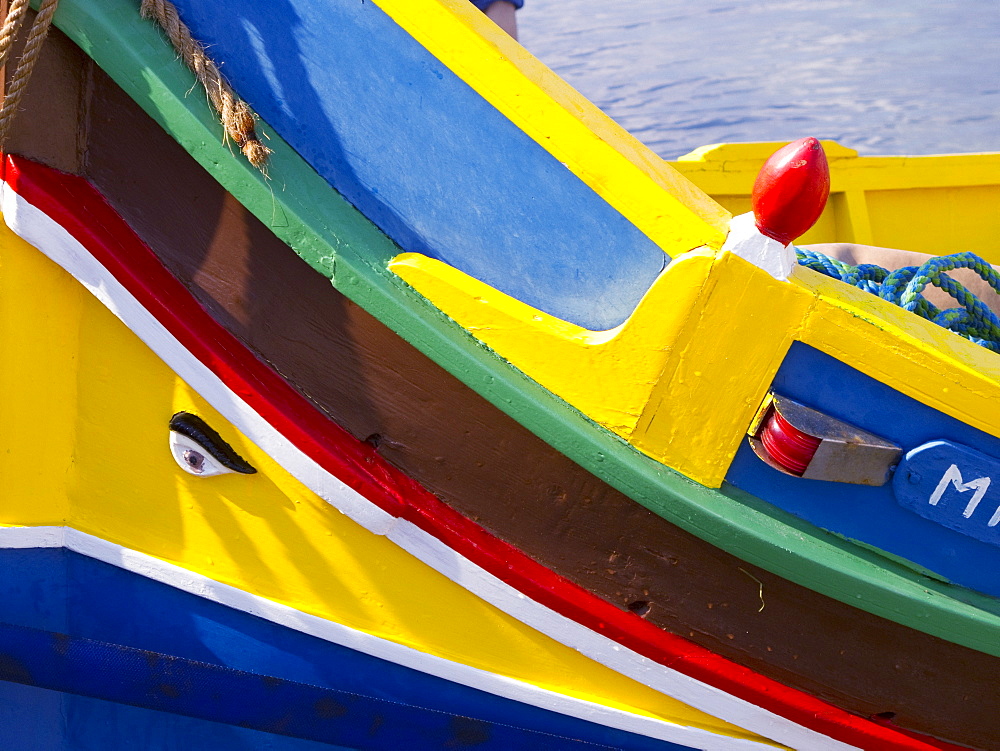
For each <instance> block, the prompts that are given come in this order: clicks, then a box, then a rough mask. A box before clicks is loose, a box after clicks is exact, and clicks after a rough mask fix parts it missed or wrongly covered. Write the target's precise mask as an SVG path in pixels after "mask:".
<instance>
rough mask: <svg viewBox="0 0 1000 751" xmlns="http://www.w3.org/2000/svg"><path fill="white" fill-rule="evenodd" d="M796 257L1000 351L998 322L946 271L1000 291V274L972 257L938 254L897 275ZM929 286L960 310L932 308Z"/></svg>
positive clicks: (803, 254) (805, 253)
mask: <svg viewBox="0 0 1000 751" xmlns="http://www.w3.org/2000/svg"><path fill="white" fill-rule="evenodd" d="M795 254H796V256H797V257H798V260H799V263H800V264H801V265H802V266H805V267H807V268H810V269H812V270H814V271H818V272H819V273H821V274H825V275H826V276H829V277H833V278H834V279H839V280H841V281H843V282H847V283H848V284H850V285H853V286H855V287H858V288H859V289H863V290H864V291H865V292H870V293H872V294H873V295H878V296H879V297H881V298H882V299H883V300H887V301H889V302H891V303H893V304H895V305H899V306H900V307H901V308H903V309H904V310H909V311H911V312H913V313H916V314H917V315H918V316H920V317H921V318H926V319H927V320H929V321H933V322H934V323H936V324H938V325H939V326H943V327H944V328H946V329H948V330H949V331H954V332H955V333H956V334H959V335H960V336H964V337H965V338H966V339H969V340H970V341H973V342H975V343H976V344H981V345H982V346H984V347H986V348H987V349H989V350H992V351H993V352H1000V318H998V317H997V316H996V314H995V313H994V312H993V311H992V310H990V309H989V307H988V306H987V305H986V303H984V302H983V301H982V300H980V299H979V298H978V297H976V296H975V295H974V294H973V293H971V292H969V290H967V289H966V288H965V287H963V286H962V285H961V284H959V283H958V282H956V281H955V280H954V279H952V278H951V277H950V276H948V274H947V273H946V272H948V271H953V270H954V269H972V270H973V271H975V272H976V273H977V274H979V276H980V277H982V278H983V280H985V281H986V282H987V283H988V284H989V285H990V286H991V287H992V288H993V289H995V290H996V291H997V292H998V293H1000V273H997V270H996V269H994V268H993V267H992V266H991V265H990V264H989V263H987V262H986V261H985V260H984V259H982V258H980V257H979V256H977V255H976V254H974V253H968V252H966V253H955V254H953V255H950V256H938V257H936V258H931V259H930V260H928V261H927V262H926V263H924V264H923V265H921V266H905V267H903V268H901V269H896V270H895V271H889V270H888V269H884V268H882V267H881V266H876V265H874V264H870V263H864V264H861V265H860V266H851V265H850V264H848V263H844V262H843V261H838V260H836V259H835V258H830V257H829V256H827V255H824V254H823V253H817V252H816V251H813V250H805V249H804V248H798V247H797V248H795ZM928 284H933V285H934V286H936V287H940V288H941V289H942V290H944V291H945V292H947V293H948V294H949V295H951V296H952V297H953V298H955V301H956V302H957V303H958V306H957V307H954V308H947V309H945V310H941V309H940V308H938V307H936V306H935V305H933V304H932V303H931V302H929V301H928V300H927V298H925V297H924V296H923V294H921V293H922V292H923V291H924V288H926V287H927V285H928Z"/></svg>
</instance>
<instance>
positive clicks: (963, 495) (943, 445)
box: [892, 441, 1000, 545]
mask: <svg viewBox="0 0 1000 751" xmlns="http://www.w3.org/2000/svg"><path fill="white" fill-rule="evenodd" d="M998 479H1000V459H997V458H995V457H992V456H986V455H985V454H981V453H979V452H978V451H973V450H972V449H970V448H969V447H967V446H959V445H957V444H954V443H951V442H950V441H932V442H931V443H925V444H924V445H923V446H918V447H917V448H915V449H913V450H912V451H910V452H908V453H907V454H906V456H905V457H904V458H903V461H902V462H900V464H899V469H897V470H896V476H895V477H894V478H893V486H892V487H893V491H894V492H895V494H896V500H897V501H899V504H900V505H901V506H902V507H903V508H907V509H909V510H910V511H913V512H914V513H917V514H920V515H921V516H922V517H924V518H925V519H930V520H931V521H933V522H937V523H938V524H940V525H942V526H945V527H948V528H949V529H954V530H955V531H957V532H961V533H962V534H964V535H968V536H969V537H974V538H976V539H977V540H982V541H983V542H988V543H990V544H991V545H1000V528H998V527H997V524H998V523H1000V505H998V503H1000V502H998V500H997V487H996V485H994V482H995V481H996V480H998Z"/></svg>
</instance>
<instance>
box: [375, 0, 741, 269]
mask: <svg viewBox="0 0 1000 751" xmlns="http://www.w3.org/2000/svg"><path fill="white" fill-rule="evenodd" d="M372 1H373V2H375V4H376V5H378V6H379V7H380V8H381V9H382V10H384V11H385V12H386V13H387V14H388V15H389V16H390V17H391V18H392V19H393V20H394V21H395V22H396V23H398V24H399V25H400V26H401V27H402V28H403V29H405V30H406V31H407V32H408V33H409V34H410V35H411V36H413V37H414V39H416V40H417V41H418V42H419V43H420V44H421V45H423V46H424V47H425V48H426V49H427V50H428V51H429V52H430V53H431V54H433V55H434V56H435V57H437V59H438V60H440V61H441V62H442V63H443V64H444V65H446V66H447V67H448V68H449V69H450V70H451V71H452V72H453V73H455V74H456V75H457V76H458V77H459V78H461V79H462V80H463V81H465V82H466V83H467V84H468V85H469V86H471V87H472V88H473V89H475V90H476V91H477V92H478V93H479V94H480V95H481V96H482V97H483V98H484V99H486V100H487V101H488V102H490V104H492V105H493V106H494V107H496V108H497V109H498V110H499V111H500V112H501V113H503V114H504V115H505V116H506V117H507V118H508V119H509V120H510V121H511V122H512V123H514V124H515V125H516V126H517V127H519V128H520V129H521V130H523V131H524V132H525V133H526V134H527V135H528V136H530V137H531V138H532V139H534V140H535V141H536V142H537V143H538V144H540V145H541V146H542V147H543V148H544V149H546V150H547V151H548V152H549V153H551V154H552V155H553V156H554V157H555V158H556V159H558V160H559V161H560V162H562V163H564V164H565V165H566V167H567V168H568V169H569V170H570V171H572V172H573V174H575V175H577V176H578V177H579V178H580V179H581V180H583V181H584V182H585V183H586V184H587V185H589V186H590V187H591V188H592V189H593V190H594V191H595V192H596V193H597V194H598V195H599V196H601V197H602V198H603V199H604V200H606V201H607V202H608V203H609V204H610V205H611V206H613V207H614V208H615V209H617V210H618V211H620V212H621V213H622V214H623V215H624V216H625V217H626V218H628V219H629V220H630V221H631V222H633V223H634V224H635V225H636V226H637V227H638V228H639V229H640V230H641V231H642V232H644V233H645V234H646V235H647V236H648V237H649V238H650V239H651V240H653V242H655V243H657V244H658V245H659V246H660V247H661V248H663V249H664V250H665V251H666V252H667V253H669V254H670V255H672V256H673V255H677V254H679V253H681V252H684V251H686V250H690V249H692V248H696V247H698V246H700V245H709V246H712V247H719V246H720V245H721V244H722V242H723V240H724V239H725V235H726V233H727V231H728V222H729V219H730V215H729V213H728V212H727V211H726V210H725V209H723V208H722V207H721V206H719V205H718V204H717V203H716V202H715V201H713V200H712V199H711V198H709V197H708V196H707V195H705V194H704V193H703V192H702V191H701V190H699V189H698V188H696V187H695V186H694V185H693V184H692V183H691V182H689V181H688V180H687V179H686V178H685V177H683V176H682V175H680V174H679V173H678V172H677V171H676V170H675V169H673V168H672V167H670V166H669V165H668V164H667V163H666V162H664V161H663V160H662V159H660V158H659V157H658V156H657V155H656V154H654V153H653V152H652V151H651V150H650V149H648V148H647V147H645V146H643V145H642V144H641V143H640V142H639V141H638V140H636V139H635V138H634V137H632V136H631V135H629V134H628V133H627V132H626V131H625V130H624V129H623V128H621V127H620V126H619V125H617V124H616V123H615V122H614V121H612V120H611V119H610V118H609V117H607V115H605V114H604V113H603V112H601V111H600V110H599V109H597V107H595V106H594V105H593V104H591V103H590V102H589V101H587V100H586V99H585V98H584V97H583V96H581V95H580V94H579V93H578V92H577V91H575V90H574V89H573V88H572V87H570V86H569V85H568V84H567V83H566V82H564V81H563V80H562V79H560V78H559V77H558V76H556V75H555V74H554V73H553V72H552V71H550V70H549V69H548V68H546V67H545V66H544V65H543V64H542V63H541V62H539V61H538V60H537V59H536V58H535V57H534V56H532V55H531V54H530V53H529V52H527V51H526V50H525V49H524V48H523V47H521V46H520V45H519V44H518V43H517V42H515V41H513V40H512V39H510V38H509V37H507V35H506V34H504V33H503V32H502V31H500V30H499V28H498V27H497V26H496V25H495V24H493V22H491V21H489V20H488V19H486V17H485V16H484V15H483V14H482V13H480V12H479V11H478V10H476V8H475V6H473V5H472V4H471V3H469V2H467V0H372Z"/></svg>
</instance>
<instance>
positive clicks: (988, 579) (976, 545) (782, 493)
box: [726, 342, 1000, 596]
mask: <svg viewBox="0 0 1000 751" xmlns="http://www.w3.org/2000/svg"><path fill="white" fill-rule="evenodd" d="M773 389H774V391H776V392H777V393H779V394H782V395H784V396H787V397H790V398H791V399H793V400H795V401H797V402H800V403H802V404H805V405H806V406H809V407H813V408H814V409H818V410H819V411H821V412H825V413H826V414H828V415H831V416H832V417H836V418H837V419H839V420H843V421H845V422H847V423H850V424H852V425H855V426H857V427H859V428H862V429H864V430H867V431H869V432H871V433H874V434H875V435H878V436H882V437H883V438H886V439H888V440H890V441H892V442H893V443H895V444H897V445H899V446H901V447H902V448H903V450H904V451H909V450H911V449H914V448H916V447H917V446H920V445H922V444H925V443H929V442H931V441H937V440H946V441H951V442H954V443H957V444H963V445H965V446H970V447H972V448H975V449H976V450H977V451H980V452H982V453H984V454H988V455H990V456H992V457H995V458H996V457H1000V439H997V438H996V437H994V436H991V435H989V434H987V433H984V432H982V431H980V430H977V429H975V428H973V427H971V426H969V425H967V424H965V423H963V422H961V421H960V420H956V419H954V418H952V417H949V416H948V415H945V414H943V413H941V412H939V411H937V410H935V409H932V408H931V407H928V406H926V405H924V404H921V403H920V402H918V401H917V400H915V399H912V398H910V397H908V396H905V395H904V394H901V393H899V392H898V391H896V390H894V389H892V388H890V387H888V386H886V385H885V384H884V383H881V382H879V381H877V380H875V379H874V378H871V377H869V376H866V375H864V374H863V373H861V372H859V371H857V370H855V369H854V368H852V367H850V366H848V365H846V364H844V363H842V362H840V361H839V360H836V359H834V358H832V357H830V356H829V355H826V354H824V353H822V352H820V351H818V350H816V349H814V348H812V347H809V346H808V345H805V344H802V343H801V342H796V343H795V344H793V345H792V348H791V350H790V351H789V353H788V355H787V356H786V358H785V360H784V362H783V363H782V365H781V368H780V369H779V370H778V373H777V375H776V376H775V379H774V384H773ZM726 479H727V481H728V482H730V483H732V484H733V485H735V486H736V487H738V488H742V489H743V490H746V491H747V492H749V493H752V494H753V495H755V496H757V497H759V498H762V499H764V500H766V501H769V502H770V503H773V504H774V505H776V506H778V507H780V508H782V509H784V510H785V511H788V512H790V513H792V514H795V515H796V516H798V517H800V518H802V519H805V520H807V521H809V522H811V523H813V524H815V525H816V526H818V527H822V528H823V529H828V530H831V531H833V532H836V533H838V534H841V535H844V536H845V537H848V538H850V539H854V540H860V541H862V542H865V543H868V544H869V545H873V546H875V547H877V548H880V549H882V550H885V551H888V552H889V553H892V554H894V555H897V556H900V557H902V558H904V559H906V560H909V561H912V562H914V563H916V564H918V565H919V566H922V567H925V568H926V569H929V570H930V571H933V572H935V573H937V574H938V575H940V576H942V577H943V578H945V579H948V580H949V581H952V582H954V583H956V584H961V585H963V586H966V587H969V588H971V589H975V590H978V591H980V592H984V593H986V594H990V595H994V596H1000V548H998V547H996V546H994V545H990V544H987V543H985V542H981V541H979V540H976V539H974V538H972V537H969V536H966V535H964V534H961V533H960V532H957V531H955V530H953V529H949V528H947V527H945V526H943V525H941V524H939V523H936V522H934V521H931V520H929V519H926V518H924V517H922V516H920V515H918V514H916V513H914V512H913V511H911V510H909V509H907V508H904V507H903V506H902V505H900V503H898V502H897V500H896V497H895V494H894V492H893V484H892V482H891V481H890V482H889V483H887V484H886V485H883V486H882V487H878V488H872V487H865V486H861V485H849V484H844V483H834V482H822V481H818V480H803V479H801V478H795V477H789V476H787V475H784V474H782V473H780V472H777V471H776V470H773V469H771V468H770V467H768V466H767V465H765V464H764V463H763V462H762V461H761V460H760V459H758V458H757V456H756V455H755V454H754V453H753V451H752V450H751V449H750V447H749V446H748V445H746V444H744V446H743V447H741V448H740V450H739V451H738V452H737V454H736V459H735V460H734V461H733V464H732V467H731V468H730V470H729V474H728V475H727V478H726ZM983 503H984V507H985V503H986V500H985V499H984V501H983ZM995 507H996V503H994V505H993V508H995ZM990 513H992V509H991V511H990Z"/></svg>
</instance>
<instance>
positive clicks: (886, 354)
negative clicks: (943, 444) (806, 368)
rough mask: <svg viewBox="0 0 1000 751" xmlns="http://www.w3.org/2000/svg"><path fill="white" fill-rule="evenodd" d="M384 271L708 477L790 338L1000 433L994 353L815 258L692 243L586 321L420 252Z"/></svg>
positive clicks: (603, 417) (701, 478) (561, 391)
mask: <svg viewBox="0 0 1000 751" xmlns="http://www.w3.org/2000/svg"><path fill="white" fill-rule="evenodd" d="M390 268H391V269H392V270H393V271H394V272H396V273H397V274H399V275H400V276H401V277H402V278H403V279H404V280H406V281H407V282H408V283H409V284H411V285H412V286H413V287H414V288H415V289H416V290H417V291H419V292H420V293H421V294H423V295H425V296H426V297H427V298H428V299H430V300H431V302H433V303H434V304H435V305H437V306H438V307H439V308H441V310H443V311H444V312H445V313H447V314H448V315H449V316H450V317H452V318H453V319H455V321H457V322H458V323H459V325H461V326H463V327H465V328H466V329H468V330H469V331H470V332H471V333H472V334H473V335H474V336H476V337H477V338H478V339H480V340H481V341H483V342H484V343H486V344H487V345H489V346H490V347H491V348H492V349H493V350H494V351H496V352H497V354H499V355H500V356H501V357H503V358H505V359H506V360H508V361H509V362H510V363H511V364H513V365H514V366H516V367H517V368H519V369H520V370H522V371H523V372H524V373H526V374H527V375H529V376H530V377H532V378H534V379H536V380H538V381H539V382H540V383H541V384H542V385H544V386H546V387H547V388H549V389H550V390H551V391H552V392H553V393H555V394H557V395H558V396H560V397H561V398H563V399H565V400H566V401H567V402H568V403H569V404H571V405H573V406H574V407H576V408H577V409H579V410H580V411H581V412H583V413H584V414H586V415H588V416H589V417H590V418H591V419H593V420H595V421H596V422H598V423H599V424H601V425H603V426H604V427H606V428H608V429H609V430H611V431H613V432H615V433H617V434H618V435H620V436H622V437H623V438H625V439H626V440H628V441H629V442H630V443H632V444H633V445H634V446H635V447H636V448H638V449H639V450H641V451H643V452H644V453H646V454H648V455H649V456H651V457H653V458H655V459H657V460H659V461H661V462H663V463H664V464H666V465H667V466H669V467H672V468H673V469H676V470H678V471H679V472H681V473H682V474H684V475H686V476H688V477H690V478H691V479H693V480H697V481H698V482H700V483H702V484H704V485H707V486H708V487H718V486H719V485H721V484H722V481H723V479H724V477H725V475H726V472H727V471H728V468H729V465H730V463H731V462H732V458H733V456H734V455H735V453H736V451H737V449H738V448H739V445H740V442H741V440H742V437H743V435H744V434H745V432H746V429H747V426H749V424H750V422H751V420H752V419H753V416H754V414H755V413H756V411H757V409H758V407H759V406H760V404H761V401H762V400H763V399H764V397H765V395H766V393H767V390H768V388H769V387H770V384H771V382H772V381H773V379H774V376H775V373H776V372H777V370H778V367H779V366H780V365H781V361H782V359H783V358H784V356H785V354H786V353H787V351H788V348H789V347H790V346H791V344H792V342H793V341H796V340H798V341H802V342H805V343H806V344H809V345H811V346H813V347H816V348H817V349H819V350H821V351H823V352H826V353H828V354H830V355H832V356H833V357H836V358H837V359H839V360H841V361H843V362H845V363H847V364H849V365H851V366H852V367H855V368H857V369H858V370H860V371H861V372H862V373H865V374H866V375H869V376H871V377H873V378H876V379H877V380H879V381H881V382H883V383H885V384H886V385H888V386H890V387H892V388H894V389H896V390H898V391H900V392H901V393H903V394H906V395H908V396H911V397H913V398H915V399H916V400H917V401H920V402H922V403H924V404H926V405H928V406H930V407H932V408H934V409H937V410H940V411H941V412H943V413H945V414H947V415H951V416H952V417H955V418H957V419H959V420H962V421H963V422H965V423H967V424H969V425H972V426H973V427H976V428H979V429H980V430H983V431H985V432H987V433H990V434H992V435H998V434H1000V358H998V357H997V356H996V355H995V354H994V353H992V352H989V351H987V350H986V349H984V348H982V347H979V346H978V345H975V344H972V343H971V342H969V341H966V340H964V339H962V338H961V337H958V336H956V335H955V334H953V333H951V332H949V331H946V330H945V329H943V328H941V327H939V326H936V325H934V324H932V323H930V322H928V321H925V320H923V319H921V318H919V317H917V316H915V315H913V314H912V313H908V312H906V311H904V310H902V309H901V308H898V307H896V306H894V305H892V304H890V303H888V302H885V301H883V300H880V299H878V298H877V297H875V296H874V295H871V294H868V293H866V292H862V291H861V290H858V289H855V288H853V287H850V286H848V285H845V284H843V283H842V282H837V281H835V280H833V279H829V278H828V277H824V276H822V275H820V274H817V273H816V272H813V271H810V270H808V269H804V268H797V269H796V270H795V272H794V274H793V277H792V280H791V282H779V281H777V280H775V279H774V278H773V277H771V276H770V275H769V274H767V273H766V272H764V271H761V270H760V269H758V268H756V267H755V266H753V265H751V264H750V263H748V262H746V261H744V260H743V259H741V258H738V257H736V256H733V255H731V254H729V253H726V254H724V255H722V256H720V257H718V258H715V257H714V255H713V254H712V253H708V252H704V253H702V252H696V253H691V254H689V255H688V256H684V257H681V258H679V259H677V260H675V261H674V262H673V263H671V264H670V266H668V267H667V270H666V271H665V272H664V273H663V274H662V275H661V276H660V278H659V279H658V280H657V281H656V283H655V284H654V285H653V287H652V288H651V289H650V291H649V293H647V295H646V296H645V297H644V298H643V300H642V301H641V302H640V304H639V306H638V307H637V308H636V310H635V312H634V313H633V314H632V317H631V318H630V319H629V320H628V321H626V322H625V323H624V324H622V326H620V327H618V328H617V329H614V330H612V331H610V332H590V331H586V330H585V329H580V328H579V327H576V326H572V325H570V324H567V323H565V322H564V321H559V320H557V319H553V318H551V317H550V316H546V315H545V314H544V313H541V312H540V311H538V310H535V309H533V308H531V307H529V306H527V305H524V304H523V303H520V302H518V301H517V300H513V299H511V298H509V297H507V296H506V295H503V294H502V293H500V292H498V291H497V290H495V289H492V288H490V287H488V286H486V285H484V284H483V283H482V282H479V281H477V280H475V279H472V278H471V277H468V276H467V275H465V274H462V273H461V272H459V271H457V270H455V269H452V268H450V267H448V266H446V265H445V264H442V263H440V262H439V261H433V260H432V259H429V258H426V257H424V256H420V255H418V254H403V255H401V256H399V257H397V258H396V259H395V260H394V261H393V262H392V263H391V264H390Z"/></svg>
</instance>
